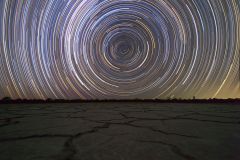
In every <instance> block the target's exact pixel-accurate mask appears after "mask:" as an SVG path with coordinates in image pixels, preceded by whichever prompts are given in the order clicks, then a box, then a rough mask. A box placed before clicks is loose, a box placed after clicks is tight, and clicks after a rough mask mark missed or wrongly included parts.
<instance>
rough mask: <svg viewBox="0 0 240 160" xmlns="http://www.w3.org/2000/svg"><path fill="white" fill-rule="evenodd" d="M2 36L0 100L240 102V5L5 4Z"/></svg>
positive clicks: (0, 12)
mask: <svg viewBox="0 0 240 160" xmlns="http://www.w3.org/2000/svg"><path fill="white" fill-rule="evenodd" d="M0 30H1V31H0V53H1V54H0V97H5V96H10V97H12V98H27V99H32V98H35V99H46V98H54V99H58V98H63V99H76V98H79V99H132V98H141V99H142V98H143V99H149V98H169V97H170V98H173V97H176V98H191V97H193V96H196V97H197V98H212V97H218V98H236V97H240V91H239V52H240V2H239V1H238V0H231V1H224V0H218V1H215V0H201V1H200V0H178V1H176V0H32V1H22V0H13V1H9V0H1V1H0Z"/></svg>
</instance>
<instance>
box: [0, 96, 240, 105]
mask: <svg viewBox="0 0 240 160" xmlns="http://www.w3.org/2000/svg"><path fill="white" fill-rule="evenodd" d="M83 102H157V103H236V104H240V98H235V99H234V98H228V99H217V98H213V99H212V98H210V99H177V98H175V99H174V98H173V99H90V100H89V99H86V100H84V99H72V100H67V99H50V98H49V99H46V100H43V99H11V98H9V97H5V98H3V99H1V100H0V104H15V103H83Z"/></svg>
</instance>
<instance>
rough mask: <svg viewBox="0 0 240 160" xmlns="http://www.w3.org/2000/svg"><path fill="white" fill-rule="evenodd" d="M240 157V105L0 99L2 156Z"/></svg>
mask: <svg viewBox="0 0 240 160" xmlns="http://www.w3.org/2000/svg"><path fill="white" fill-rule="evenodd" d="M45 159H47V160H135V159H136V160H240V105H239V104H235V105H234V104H232V105H231V104H164V103H148V102H146V103H140V102H139V103H138V102H136V103H134V102H128V103H127V102H121V103H117V102H99V103H97V102H94V103H72V104H1V105H0V160H45Z"/></svg>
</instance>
